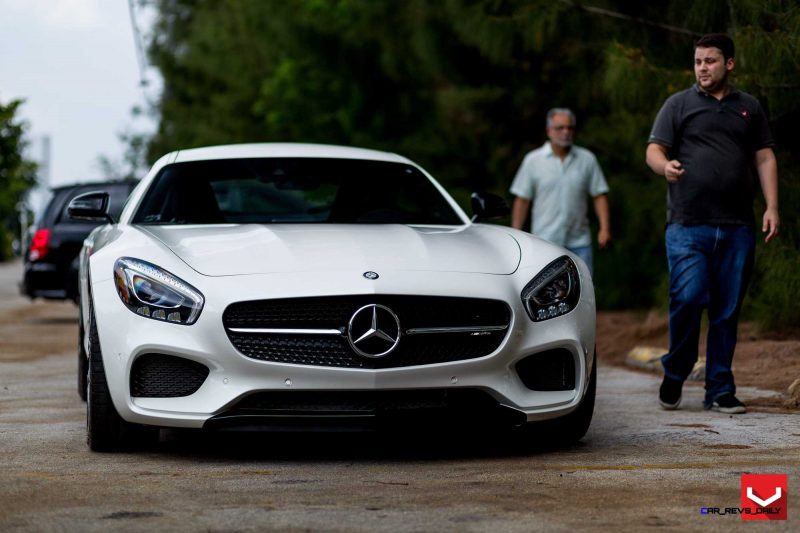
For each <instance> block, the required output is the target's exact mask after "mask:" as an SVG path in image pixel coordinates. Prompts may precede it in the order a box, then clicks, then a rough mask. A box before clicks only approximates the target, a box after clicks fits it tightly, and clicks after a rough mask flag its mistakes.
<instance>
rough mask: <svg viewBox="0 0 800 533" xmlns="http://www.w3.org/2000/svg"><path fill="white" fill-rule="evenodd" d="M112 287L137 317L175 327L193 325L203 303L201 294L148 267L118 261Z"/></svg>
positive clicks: (126, 259) (124, 259)
mask: <svg viewBox="0 0 800 533" xmlns="http://www.w3.org/2000/svg"><path fill="white" fill-rule="evenodd" d="M114 284H115V285H116V287H117V294H119V297H120V299H122V302H123V303H124V304H125V305H126V306H127V308H128V309H130V310H131V311H133V312H134V313H136V314H137V315H141V316H145V317H147V318H152V319H154V320H164V321H166V322H174V323H176V324H185V325H189V324H194V323H195V322H196V321H197V317H199V316H200V311H201V310H202V309H203V302H204V301H205V300H204V298H203V295H202V294H200V291H198V290H197V289H195V288H194V287H192V286H191V285H189V284H188V283H186V282H185V281H183V280H181V279H180V278H177V277H175V276H173V275H172V274H170V273H169V272H167V271H166V270H163V269H161V268H159V267H157V266H155V265H153V264H151V263H148V262H146V261H141V260H139V259H133V258H130V257H121V258H119V259H117V262H116V263H114Z"/></svg>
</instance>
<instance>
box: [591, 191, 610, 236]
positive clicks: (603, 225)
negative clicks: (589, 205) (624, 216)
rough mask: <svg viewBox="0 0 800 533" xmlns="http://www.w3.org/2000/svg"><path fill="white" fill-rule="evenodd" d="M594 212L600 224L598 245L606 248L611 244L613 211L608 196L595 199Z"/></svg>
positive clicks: (599, 196)
mask: <svg viewBox="0 0 800 533" xmlns="http://www.w3.org/2000/svg"><path fill="white" fill-rule="evenodd" d="M593 200H594V212H595V214H596V215H597V220H598V221H599V222H600V231H598V232H597V245H598V246H600V248H605V247H606V246H608V245H609V243H610V242H611V210H610V208H609V205H608V195H607V194H599V195H597V196H595V197H594V198H593Z"/></svg>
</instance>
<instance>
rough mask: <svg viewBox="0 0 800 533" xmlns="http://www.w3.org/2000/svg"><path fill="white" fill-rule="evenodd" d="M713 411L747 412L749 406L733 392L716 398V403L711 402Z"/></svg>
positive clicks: (734, 413)
mask: <svg viewBox="0 0 800 533" xmlns="http://www.w3.org/2000/svg"><path fill="white" fill-rule="evenodd" d="M709 409H711V410H712V411H719V412H720V413H728V414H731V415H736V414H740V413H746V412H747V408H746V407H745V406H744V404H743V403H742V402H740V401H739V399H738V398H737V397H736V396H734V395H733V394H731V393H728V394H723V395H722V396H720V397H719V398H717V399H716V400H714V403H712V404H711V407H709Z"/></svg>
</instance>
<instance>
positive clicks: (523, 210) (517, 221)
mask: <svg viewBox="0 0 800 533" xmlns="http://www.w3.org/2000/svg"><path fill="white" fill-rule="evenodd" d="M530 207H531V201H530V200H528V199H527V198H522V197H521V196H515V197H514V204H513V205H512V206H511V227H512V228H515V229H522V225H523V224H525V219H526V218H527V217H528V209H530Z"/></svg>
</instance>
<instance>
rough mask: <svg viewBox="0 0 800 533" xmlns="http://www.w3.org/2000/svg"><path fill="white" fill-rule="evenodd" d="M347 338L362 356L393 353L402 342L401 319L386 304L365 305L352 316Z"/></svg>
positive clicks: (378, 355)
mask: <svg viewBox="0 0 800 533" xmlns="http://www.w3.org/2000/svg"><path fill="white" fill-rule="evenodd" d="M347 340H348V341H349V342H350V346H351V347H352V348H353V350H355V352H356V353H357V354H359V355H361V356H364V357H371V358H378V357H383V356H384V355H388V354H389V353H391V352H392V351H393V350H394V349H395V348H396V347H397V343H399V342H400V319H398V318H397V315H396V314H394V312H393V311H392V310H391V309H389V308H388V307H386V306H383V305H379V304H369V305H365V306H364V307H362V308H361V309H359V310H358V311H356V312H355V313H353V316H352V318H350V323H349V324H348V325H347Z"/></svg>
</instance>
